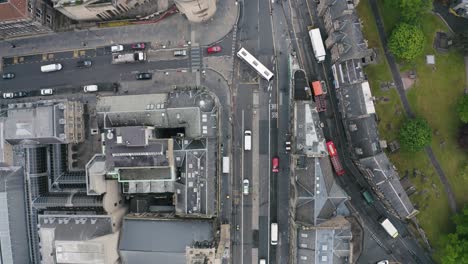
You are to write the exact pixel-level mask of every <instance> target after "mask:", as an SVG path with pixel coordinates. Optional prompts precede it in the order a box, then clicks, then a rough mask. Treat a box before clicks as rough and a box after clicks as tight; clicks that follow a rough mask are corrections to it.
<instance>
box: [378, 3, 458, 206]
mask: <svg viewBox="0 0 468 264" xmlns="http://www.w3.org/2000/svg"><path fill="white" fill-rule="evenodd" d="M369 2H370V5H371V10H372V13H373V15H374V18H375V22H376V24H377V30H378V31H379V37H380V41H381V42H382V46H383V48H384V51H385V57H386V58H387V61H388V65H389V66H390V70H391V72H392V76H393V80H394V82H395V86H396V88H397V92H398V95H399V96H400V100H401V102H402V104H403V108H404V109H405V112H406V115H407V116H408V117H409V118H414V114H413V111H412V110H411V106H410V104H409V102H408V98H407V97H406V91H405V89H404V86H403V82H402V79H401V75H400V70H399V69H398V65H397V62H396V60H395V57H394V56H393V54H391V53H390V51H389V50H388V46H387V43H388V40H387V36H386V35H385V30H384V24H383V21H382V18H381V16H380V13H379V10H378V6H377V2H376V0H370V1H369ZM424 150H425V152H426V154H427V156H428V157H429V160H430V161H431V163H432V166H434V168H435V170H436V172H437V175H438V176H439V179H440V181H441V182H442V185H444V189H445V192H446V193H447V198H448V201H449V206H450V208H451V209H452V212H457V203H456V200H455V195H454V193H453V191H452V187H451V186H450V182H449V181H448V179H447V176H446V175H445V173H444V171H443V170H442V167H441V166H440V163H439V161H438V160H437V158H436V157H435V155H434V153H433V151H432V148H431V147H430V146H428V147H426V148H425V149H424Z"/></svg>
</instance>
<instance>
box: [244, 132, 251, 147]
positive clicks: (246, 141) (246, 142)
mask: <svg viewBox="0 0 468 264" xmlns="http://www.w3.org/2000/svg"><path fill="white" fill-rule="evenodd" d="M244 150H252V131H251V130H245V131H244Z"/></svg>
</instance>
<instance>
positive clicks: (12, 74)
mask: <svg viewBox="0 0 468 264" xmlns="http://www.w3.org/2000/svg"><path fill="white" fill-rule="evenodd" d="M15 76H16V75H15V74H14V73H12V72H6V73H4V74H3V75H2V78H3V79H5V80H9V79H13V78H15Z"/></svg>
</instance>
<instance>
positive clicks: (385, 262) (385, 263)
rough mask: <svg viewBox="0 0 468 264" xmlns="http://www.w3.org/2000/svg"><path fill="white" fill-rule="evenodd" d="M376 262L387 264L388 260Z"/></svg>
mask: <svg viewBox="0 0 468 264" xmlns="http://www.w3.org/2000/svg"><path fill="white" fill-rule="evenodd" d="M377 264H388V260H381V261H379V262H377Z"/></svg>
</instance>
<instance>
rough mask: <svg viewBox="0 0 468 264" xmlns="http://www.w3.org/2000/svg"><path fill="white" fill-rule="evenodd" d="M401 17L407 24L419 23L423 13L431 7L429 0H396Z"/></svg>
mask: <svg viewBox="0 0 468 264" xmlns="http://www.w3.org/2000/svg"><path fill="white" fill-rule="evenodd" d="M396 2H398V7H399V9H400V14H401V18H402V20H403V21H404V22H406V23H409V24H413V25H416V24H419V23H420V22H421V18H422V16H423V15H424V13H426V12H428V11H429V10H431V9H432V1H430V0H397V1H396Z"/></svg>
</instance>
